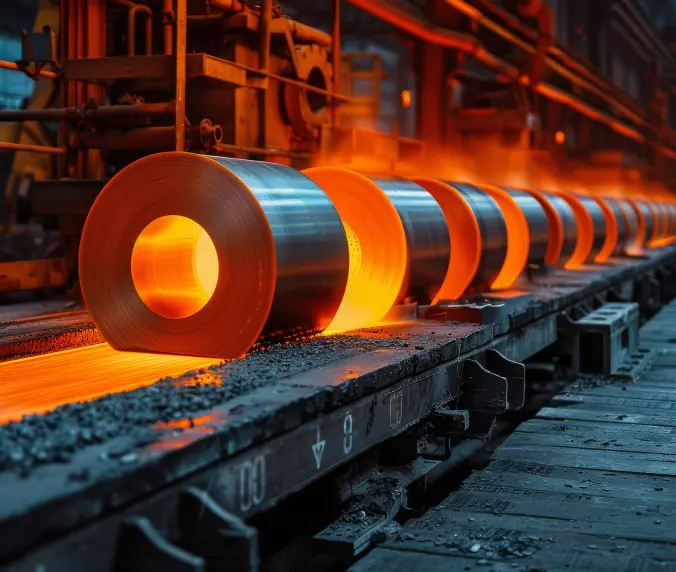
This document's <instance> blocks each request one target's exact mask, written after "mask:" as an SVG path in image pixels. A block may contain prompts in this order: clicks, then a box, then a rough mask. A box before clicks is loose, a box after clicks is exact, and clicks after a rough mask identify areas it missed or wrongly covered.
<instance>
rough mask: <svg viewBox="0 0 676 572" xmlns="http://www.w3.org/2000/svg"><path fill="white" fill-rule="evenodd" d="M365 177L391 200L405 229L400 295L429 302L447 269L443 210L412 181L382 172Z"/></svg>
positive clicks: (448, 242)
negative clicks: (404, 265) (404, 268)
mask: <svg viewBox="0 0 676 572" xmlns="http://www.w3.org/2000/svg"><path fill="white" fill-rule="evenodd" d="M369 178H370V179H371V180H372V181H373V182H374V183H375V184H376V185H378V186H379V187H380V188H381V189H382V190H383V191H385V194H386V195H387V196H388V198H389V199H390V201H392V204H393V205H394V208H395V209H396V210H397V213H398V214H399V217H400V218H401V222H402V224H403V225H404V231H405V232H406V246H407V252H408V267H407V271H406V277H405V279H404V284H403V285H402V290H401V293H400V298H411V299H413V300H414V301H417V302H418V303H420V304H429V303H430V302H432V301H433V300H435V298H436V296H437V294H438V293H439V290H440V289H441V286H442V284H443V282H444V279H445V278H446V276H447V275H448V272H449V265H450V258H451V248H452V245H451V239H450V236H449V231H448V225H447V224H446V219H445V218H444V213H443V212H442V210H441V207H440V206H439V203H437V201H436V200H434V197H432V195H431V194H430V193H429V192H427V191H426V190H425V189H424V188H423V187H421V186H420V185H417V184H416V183H414V182H413V181H409V180H406V179H403V178H401V177H389V176H383V175H369ZM458 247H459V248H462V245H458Z"/></svg>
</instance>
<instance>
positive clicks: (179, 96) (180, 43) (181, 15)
mask: <svg viewBox="0 0 676 572" xmlns="http://www.w3.org/2000/svg"><path fill="white" fill-rule="evenodd" d="M187 10H188V8H187V0H176V124H175V129H176V151H185V75H186V35H187V31H186V26H187V20H188V19H187Z"/></svg>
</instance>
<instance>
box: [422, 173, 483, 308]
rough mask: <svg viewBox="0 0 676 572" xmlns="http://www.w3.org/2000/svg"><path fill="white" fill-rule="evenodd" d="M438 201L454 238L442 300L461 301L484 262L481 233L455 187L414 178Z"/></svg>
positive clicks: (440, 182) (439, 298)
mask: <svg viewBox="0 0 676 572" xmlns="http://www.w3.org/2000/svg"><path fill="white" fill-rule="evenodd" d="M412 180H413V181H414V182H415V183H417V184H418V185H420V186H421V187H423V188H424V189H425V190H426V191H427V192H428V193H429V194H430V195H432V196H433V197H434V199H435V200H436V201H437V203H438V204H439V206H440V207H441V210H442V211H443V213H444V217H445V218H446V224H447V225H448V232H449V234H450V237H451V261H450V264H449V269H448V272H447V273H446V278H445V280H444V282H443V284H442V285H441V288H440V289H439V292H438V293H437V297H436V300H435V302H436V301H438V300H457V299H458V298H460V297H461V296H462V295H463V294H464V293H465V291H466V290H467V288H468V287H469V285H470V284H471V283H472V280H473V279H474V275H475V274H476V272H477V270H478V268H479V262H480V259H481V231H480V229H479V223H478V222H477V220H476V217H475V216H474V212H473V211H472V208H471V207H470V206H469V204H467V201H465V199H464V198H463V196H462V194H461V193H460V192H459V191H458V190H457V189H455V188H454V187H453V186H451V185H449V184H448V183H445V182H444V181H440V180H439V179H432V178H428V177H416V178H413V179H412Z"/></svg>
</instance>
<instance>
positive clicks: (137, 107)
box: [0, 102, 174, 121]
mask: <svg viewBox="0 0 676 572" xmlns="http://www.w3.org/2000/svg"><path fill="white" fill-rule="evenodd" d="M173 113H174V104H173V103H172V102H166V103H137V104H134V105H102V106H99V107H92V108H88V107H61V108H57V109H16V110H15V109H12V110H3V111H0V121H58V120H63V119H91V118H97V117H105V118H112V117H139V116H146V115H173Z"/></svg>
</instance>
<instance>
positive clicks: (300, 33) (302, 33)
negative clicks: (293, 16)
mask: <svg viewBox="0 0 676 572" xmlns="http://www.w3.org/2000/svg"><path fill="white" fill-rule="evenodd" d="M279 20H283V21H284V22H285V24H286V26H287V27H288V29H289V30H290V31H291V34H292V35H293V37H294V38H295V39H296V40H300V41H301V42H308V43H312V44H318V45H320V46H322V47H324V48H330V47H331V44H332V39H331V36H330V35H329V34H326V33H324V32H322V31H321V30H317V29H316V28H313V27H312V26H308V25H306V24H301V23H300V22H297V21H296V20H286V19H285V18H279ZM275 21H276V20H275Z"/></svg>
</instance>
